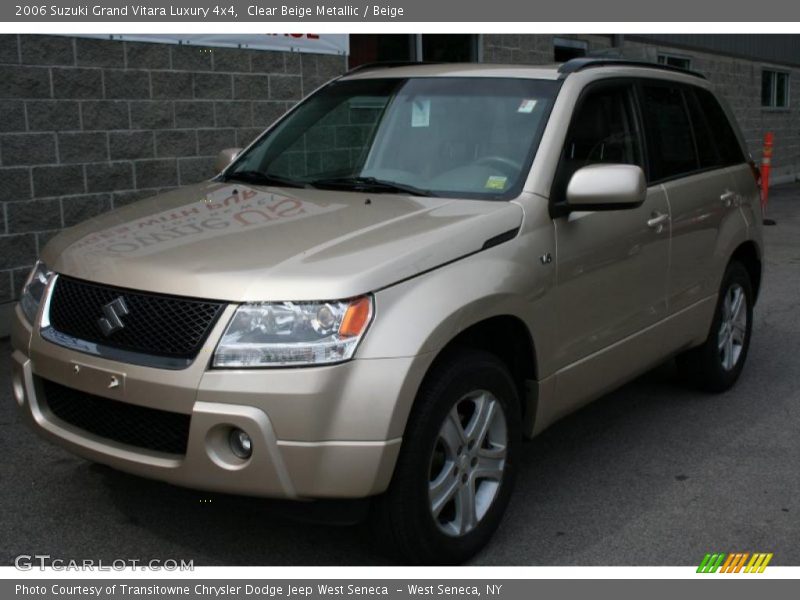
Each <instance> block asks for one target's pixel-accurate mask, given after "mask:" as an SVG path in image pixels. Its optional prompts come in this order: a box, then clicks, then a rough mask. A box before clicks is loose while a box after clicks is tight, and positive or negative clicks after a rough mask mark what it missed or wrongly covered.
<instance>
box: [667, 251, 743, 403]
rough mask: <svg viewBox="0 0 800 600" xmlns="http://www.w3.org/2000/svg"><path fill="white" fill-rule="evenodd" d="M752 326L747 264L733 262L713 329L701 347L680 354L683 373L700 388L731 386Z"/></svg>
mask: <svg viewBox="0 0 800 600" xmlns="http://www.w3.org/2000/svg"><path fill="white" fill-rule="evenodd" d="M752 328H753V284H752V282H751V281H750V274H749V273H748V272H747V269H745V267H744V265H742V264H741V263H739V262H736V261H734V262H731V263H730V264H729V265H728V268H727V269H726V271H725V275H724V276H723V278H722V285H721V286H720V292H719V298H718V300H717V308H716V311H715V312H714V320H713V321H712V323H711V331H710V332H709V334H708V338H706V341H705V342H704V343H703V345H702V346H698V347H697V348H692V349H691V350H688V351H687V352H684V353H683V354H681V355H679V356H678V358H677V364H678V368H679V369H680V371H681V372H682V373H683V374H684V376H685V377H686V378H687V379H688V380H689V381H690V382H692V383H693V384H695V385H696V386H697V387H699V388H700V389H702V390H704V391H707V392H713V393H719V392H724V391H726V390H728V389H730V388H731V387H732V386H733V384H735V383H736V380H737V379H739V375H740V374H741V373H742V369H743V368H744V363H745V360H746V359H747V351H748V349H749V347H750V334H751V332H752Z"/></svg>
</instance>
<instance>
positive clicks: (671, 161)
mask: <svg viewBox="0 0 800 600" xmlns="http://www.w3.org/2000/svg"><path fill="white" fill-rule="evenodd" d="M642 100H643V102H642V104H643V106H642V112H643V114H644V120H645V125H646V129H647V145H648V157H649V160H650V179H651V180H653V181H658V180H661V179H668V178H670V177H675V176H678V175H683V174H686V173H690V172H692V171H695V170H696V169H697V168H698V163H697V157H696V155H695V147H694V140H693V139H692V129H691V125H690V123H689V115H688V114H687V113H686V106H685V103H684V100H683V93H682V92H681V90H680V88H678V87H671V86H666V85H656V84H644V85H643V86H642Z"/></svg>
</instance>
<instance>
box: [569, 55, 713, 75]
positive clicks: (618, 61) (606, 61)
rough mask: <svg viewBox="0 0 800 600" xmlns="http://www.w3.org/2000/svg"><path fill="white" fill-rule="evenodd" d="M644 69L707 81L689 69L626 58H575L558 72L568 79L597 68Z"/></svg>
mask: <svg viewBox="0 0 800 600" xmlns="http://www.w3.org/2000/svg"><path fill="white" fill-rule="evenodd" d="M614 66H618V67H644V68H647V69H659V70H662V71H672V72H673V73H683V74H684V75H691V76H693V77H698V78H700V79H705V78H706V76H705V75H703V74H702V73H698V72H697V71H690V70H689V69H681V68H680V67H673V66H671V65H660V64H658V63H651V62H646V61H643V60H625V59H624V58H592V57H589V56H584V57H581V58H573V59H570V60H568V61H567V62H565V63H564V64H562V65H561V66H560V67H559V68H558V72H559V73H560V74H561V76H562V77H566V76H567V75H570V74H571V73H577V72H578V71H583V70H584V69H594V68H596V67H614Z"/></svg>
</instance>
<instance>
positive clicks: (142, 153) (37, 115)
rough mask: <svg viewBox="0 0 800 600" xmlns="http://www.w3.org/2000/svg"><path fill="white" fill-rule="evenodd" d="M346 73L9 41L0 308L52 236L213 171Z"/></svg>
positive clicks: (0, 70)
mask: <svg viewBox="0 0 800 600" xmlns="http://www.w3.org/2000/svg"><path fill="white" fill-rule="evenodd" d="M345 70H346V59H345V57H344V56H332V55H318V54H300V53H288V52H271V51H259V50H245V49H235V48H230V49H229V48H204V47H203V48H201V47H196V46H188V45H184V46H181V45H170V44H157V43H142V42H122V41H110V40H102V39H91V38H79V37H67V36H40V35H0V82H2V83H0V182H2V183H0V305H2V304H3V303H8V302H10V301H11V300H12V299H14V298H16V297H17V296H18V293H19V290H20V287H21V286H22V283H23V281H24V278H25V276H26V275H27V273H28V271H29V270H30V267H31V265H32V264H33V262H34V261H35V259H36V256H37V254H38V253H39V251H40V250H41V249H42V247H43V246H44V244H45V243H46V242H47V240H48V239H49V238H50V237H52V235H53V234H54V233H56V232H57V231H59V230H60V229H62V228H64V227H68V226H70V225H73V224H75V223H78V222H80V221H83V220H85V219H87V218H90V217H92V216H94V215H97V214H99V213H102V212H104V211H107V210H110V209H112V208H114V207H117V206H121V205H124V204H126V203H129V202H132V201H135V200H137V199H140V198H143V197H146V196H149V195H152V194H155V193H157V192H159V191H161V190H166V189H170V188H174V187H176V186H179V185H185V184H188V183H195V182H197V181H200V180H203V179H206V178H208V177H210V176H212V175H213V170H212V165H213V161H214V158H215V156H216V154H217V152H218V151H219V150H221V149H223V148H227V147H233V146H243V145H245V144H247V143H249V142H250V141H251V140H252V139H253V138H254V136H256V135H257V134H258V133H260V132H261V131H262V130H263V129H264V128H265V127H266V126H268V125H269V124H270V123H271V122H272V121H274V120H275V119H276V118H277V117H278V116H280V115H281V114H283V113H284V112H285V111H286V110H287V109H288V108H289V107H291V106H292V105H293V104H294V103H295V102H296V101H297V100H299V99H300V98H301V97H303V96H304V95H305V94H307V93H309V92H310V91H312V90H314V89H315V88H316V87H318V86H319V85H321V84H323V83H324V82H325V81H327V80H329V79H331V78H332V77H335V76H337V75H339V74H341V73H342V72H344V71H345ZM0 320H3V319H0ZM0 333H1V332H0Z"/></svg>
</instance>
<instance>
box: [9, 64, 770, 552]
mask: <svg viewBox="0 0 800 600" xmlns="http://www.w3.org/2000/svg"><path fill="white" fill-rule="evenodd" d="M733 123H734V121H733V119H732V118H731V116H730V113H729V111H728V110H727V109H726V108H724V107H723V105H721V104H720V103H719V101H718V100H717V99H716V98H715V96H714V94H713V93H712V91H711V85H710V84H709V83H708V82H706V81H705V80H704V79H703V78H702V77H700V76H698V75H696V74H693V73H689V72H686V71H678V70H675V69H670V68H666V67H659V66H657V65H647V64H636V63H628V62H623V61H609V60H586V59H578V60H574V61H570V62H568V63H565V64H564V65H561V66H558V65H554V66H545V67H530V66H494V65H477V64H463V65H395V66H392V67H381V68H362V69H356V70H354V71H351V72H349V73H348V74H346V75H344V76H343V77H340V78H338V79H336V80H334V81H332V82H330V83H328V84H327V85H325V86H323V87H322V88H320V89H319V90H317V91H316V92H315V93H313V94H312V95H311V96H309V97H308V98H306V99H305V100H303V101H302V102H301V103H300V104H298V105H297V106H296V107H295V108H294V109H293V110H292V111H290V112H289V113H288V114H287V115H286V116H284V117H283V118H281V119H280V120H279V121H278V122H277V123H275V124H274V125H273V126H272V127H271V128H270V129H269V130H267V131H266V132H265V133H264V134H263V135H262V136H261V137H260V138H259V139H258V140H256V141H255V142H254V143H253V144H252V145H250V147H249V148H247V149H245V150H244V151H241V152H238V151H237V150H229V151H226V152H223V154H222V155H221V156H222V158H223V160H230V164H225V165H222V168H221V173H220V175H219V176H218V177H216V178H215V179H213V180H212V181H209V182H206V183H202V184H199V185H194V186H190V187H186V188H183V189H180V190H177V191H172V192H169V193H165V194H162V195H160V196H157V197H154V198H151V199H147V200H143V201H140V202H138V203H136V204H133V205H130V206H126V207H123V208H120V209H117V210H115V211H113V212H111V213H108V214H106V215H103V216H101V217H98V218H95V219H93V220H91V221H88V222H86V223H83V224H81V225H79V226H77V227H74V228H72V229H69V230H67V231H65V232H63V233H62V234H61V235H59V236H57V237H56V238H54V239H53V240H52V241H51V242H50V243H49V244H48V245H47V247H46V248H45V249H44V251H43V253H42V256H41V261H40V262H39V263H38V264H37V265H36V267H35V268H34V269H33V272H32V273H31V275H30V278H29V279H28V281H27V283H26V285H25V288H24V291H23V294H22V297H21V301H20V303H19V305H18V307H17V309H16V318H15V323H14V325H13V334H12V335H13V346H14V353H13V386H14V397H15V398H16V401H17V402H18V403H19V407H20V409H21V410H22V412H23V414H24V415H25V417H26V418H27V421H29V422H30V424H31V425H32V426H33V427H34V428H35V429H36V430H37V431H38V432H39V433H41V434H42V435H44V436H45V437H47V438H48V439H51V440H53V441H55V442H57V443H59V444H61V445H62V446H64V447H66V448H67V449H69V450H70V451H72V452H74V453H76V454H79V455H81V456H83V457H85V458H87V459H89V460H92V461H97V462H99V463H104V464H106V465H110V466H111V467H113V468H116V469H120V470H122V471H127V472H129V473H134V474H136V475H141V476H144V477H152V478H155V479H161V480H164V481H167V482H170V483H174V484H178V485H182V486H189V487H193V488H198V489H203V490H218V491H223V492H230V493H235V494H246V495H253V496H264V497H276V498H288V499H298V500H301V499H302V500H308V499H323V498H340V499H341V498H365V497H372V499H373V500H372V502H371V506H370V515H371V519H372V526H373V528H374V530H375V532H376V534H377V536H378V538H379V539H380V540H382V541H383V542H384V543H385V545H386V546H387V547H389V548H391V549H392V550H394V551H395V552H397V553H399V554H400V556H402V557H403V558H404V559H405V560H407V561H413V562H420V563H435V562H446V563H450V562H458V561H462V560H464V559H466V558H467V557H469V556H470V555H472V554H473V553H475V552H476V551H477V550H478V549H480V548H481V547H482V546H483V545H484V544H485V543H486V542H487V540H488V539H489V537H490V536H491V534H492V533H493V531H494V530H495V529H496V528H497V526H498V524H499V522H500V520H501V518H502V515H503V512H504V510H505V508H506V506H507V504H508V502H509V496H510V494H511V490H512V486H513V482H514V471H515V466H516V465H517V463H518V461H519V460H520V452H522V451H523V448H522V446H521V441H522V439H523V438H530V437H531V436H534V435H536V434H537V433H539V432H540V431H542V430H543V429H544V428H546V427H547V426H548V425H550V424H551V423H553V422H554V421H555V420H557V419H559V418H560V417H562V416H564V415H566V414H567V413H569V412H570V411H574V410H575V409H577V408H578V407H580V406H582V405H584V404H586V403H587V402H589V401H590V400H592V399H594V398H597V397H598V396H600V395H602V394H604V393H606V392H608V391H609V390H612V389H614V388H615V387H617V386H619V385H620V384H622V383H624V382H626V381H628V380H630V379H631V378H633V377H635V376H637V375H638V374H640V373H642V372H643V371H645V370H647V369H649V368H651V367H653V366H654V365H657V364H658V363H660V362H662V361H664V360H665V359H668V358H670V357H673V356H675V357H677V360H678V364H679V365H680V367H681V369H682V370H683V371H684V372H685V373H686V375H687V376H689V377H690V378H691V380H692V381H694V382H695V383H696V384H698V385H700V386H701V387H702V388H704V389H707V390H710V391H714V392H721V391H724V390H726V389H727V388H729V387H730V386H731V385H733V384H734V382H735V381H736V379H737V377H738V376H739V374H740V373H741V371H742V367H743V365H744V362H745V358H746V355H747V349H748V343H749V340H750V332H751V325H752V311H753V305H754V303H755V300H756V296H757V294H758V288H759V283H760V280H761V265H762V244H761V215H760V211H759V204H758V188H757V182H756V178H755V177H754V173H755V170H754V168H753V167H752V163H751V162H750V161H749V160H748V156H747V153H746V150H745V145H744V143H743V141H742V138H741V135H740V134H739V133H738V131H737V129H736V128H735V126H734V124H733Z"/></svg>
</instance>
